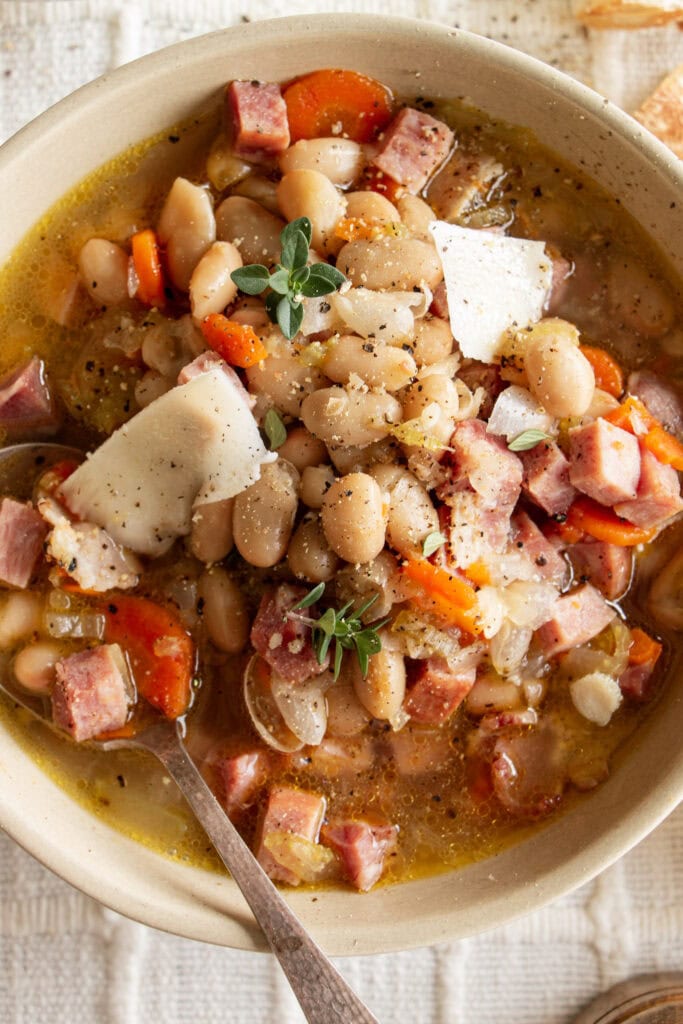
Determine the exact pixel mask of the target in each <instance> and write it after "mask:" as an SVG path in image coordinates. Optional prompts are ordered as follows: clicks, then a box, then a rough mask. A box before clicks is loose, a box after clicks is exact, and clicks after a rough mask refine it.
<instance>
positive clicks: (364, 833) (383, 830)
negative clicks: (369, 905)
mask: <svg viewBox="0 0 683 1024" xmlns="http://www.w3.org/2000/svg"><path fill="white" fill-rule="evenodd" d="M397 835H398V829H397V827H396V826H395V825H388V824H386V825H384V824H382V825H379V824H377V825H375V824H372V823H370V822H369V821H360V820H359V821H339V822H330V824H329V825H325V826H323V829H322V834H321V838H322V841H323V843H325V845H326V846H330V847H331V848H332V849H333V850H334V852H335V853H336V854H337V856H338V857H339V859H340V861H341V864H342V870H343V872H344V874H345V875H346V877H347V878H348V880H349V882H351V884H352V885H354V886H355V887H356V889H360V891H361V892H367V891H368V889H371V888H372V887H373V885H374V884H375V883H376V882H378V881H379V879H380V878H381V876H382V872H383V871H384V862H385V859H386V857H387V855H388V854H390V853H392V852H393V850H394V848H395V846H396V839H397Z"/></svg>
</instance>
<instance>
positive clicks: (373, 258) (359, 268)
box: [337, 238, 443, 291]
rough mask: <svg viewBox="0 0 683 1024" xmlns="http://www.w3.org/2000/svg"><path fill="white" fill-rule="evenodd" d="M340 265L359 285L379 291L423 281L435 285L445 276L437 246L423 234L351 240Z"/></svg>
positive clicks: (406, 288) (341, 254)
mask: <svg viewBox="0 0 683 1024" xmlns="http://www.w3.org/2000/svg"><path fill="white" fill-rule="evenodd" d="M337 268H338V269H339V270H341V272H342V274H346V276H347V277H348V278H349V280H350V281H351V283H352V284H354V285H356V287H362V288H372V289H374V290H375V291H411V290H412V289H413V288H419V286H420V285H421V284H426V285H427V286H428V287H429V288H432V289H434V288H436V286H437V284H438V283H439V281H440V280H441V279H442V277H443V273H442V270H441V263H440V262H439V257H438V256H437V253H436V250H435V249H434V246H432V245H429V244H428V243H427V242H422V241H420V239H419V238H378V239H377V240H376V241H374V242H367V241H357V242H347V244H346V245H345V246H344V247H343V249H342V250H341V251H340V252H339V255H338V257H337Z"/></svg>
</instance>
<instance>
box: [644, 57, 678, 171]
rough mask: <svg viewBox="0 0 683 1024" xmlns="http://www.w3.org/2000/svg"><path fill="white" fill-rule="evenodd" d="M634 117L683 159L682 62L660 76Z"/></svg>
mask: <svg viewBox="0 0 683 1024" xmlns="http://www.w3.org/2000/svg"><path fill="white" fill-rule="evenodd" d="M634 117H635V118H636V120H638V121H640V123H641V124H642V125H643V126H644V127H645V128H647V129H648V130H649V131H651V132H652V134H653V135H656V136H657V138H658V139H661V141H662V142H663V143H664V144H665V145H667V146H668V147H669V149H671V150H673V152H674V153H675V154H676V156H678V157H680V158H681V159H683V64H680V65H679V66H678V67H677V68H676V70H675V71H672V72H671V74H670V75H667V76H666V78H664V79H662V81H661V82H660V83H659V85H658V86H657V88H656V89H655V91H654V92H653V93H652V94H651V95H650V96H648V98H647V99H646V100H645V102H644V103H643V104H642V106H641V107H639V108H638V110H636V112H635V114H634Z"/></svg>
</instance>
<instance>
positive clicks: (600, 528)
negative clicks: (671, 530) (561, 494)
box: [566, 497, 657, 548]
mask: <svg viewBox="0 0 683 1024" xmlns="http://www.w3.org/2000/svg"><path fill="white" fill-rule="evenodd" d="M566 524H567V525H568V526H569V527H570V528H572V527H574V528H576V529H577V530H581V531H582V532H583V533H587V534H588V535H589V536H591V537H595V539H596V540H602V541H605V542H606V543H607V544H618V545H619V546H620V547H624V548H630V547H635V545H636V544H645V543H647V541H649V540H652V538H653V537H654V536H655V534H656V533H657V530H656V529H654V530H646V529H643V528H642V527H640V526H635V525H634V524H633V523H629V521H628V520H627V519H621V518H620V517H619V516H618V515H617V514H616V513H615V512H613V511H612V509H611V508H606V507H605V506H604V505H600V504H599V503H598V502H597V501H593V499H592V498H586V497H581V498H577V499H576V500H575V501H574V502H573V503H572V505H570V507H569V511H568V512H567V520H566Z"/></svg>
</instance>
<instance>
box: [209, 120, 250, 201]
mask: <svg viewBox="0 0 683 1024" xmlns="http://www.w3.org/2000/svg"><path fill="white" fill-rule="evenodd" d="M251 170H252V165H251V164H248V163H246V162H245V161H244V160H240V159H239V157H236V156H235V154H234V153H233V151H232V146H231V145H230V143H229V142H228V139H227V137H226V136H225V134H224V133H223V132H221V133H220V135H218V136H216V138H215V139H214V142H213V145H212V146H211V149H210V151H209V155H208V157H207V158H206V173H207V175H208V178H209V181H210V182H211V184H212V185H213V187H214V188H215V189H216V191H217V192H222V191H223V190H224V189H226V188H229V187H230V185H234V184H235V182H237V181H241V180H242V178H246V176H247V175H248V174H250V173H251Z"/></svg>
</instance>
